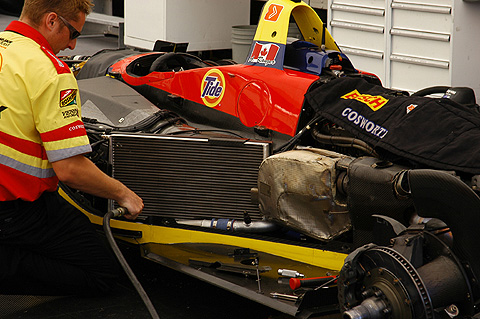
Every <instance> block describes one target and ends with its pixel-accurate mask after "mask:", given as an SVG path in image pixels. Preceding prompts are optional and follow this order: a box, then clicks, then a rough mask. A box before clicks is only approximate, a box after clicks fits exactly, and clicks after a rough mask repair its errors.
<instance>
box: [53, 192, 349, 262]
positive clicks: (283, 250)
mask: <svg viewBox="0 0 480 319" xmlns="http://www.w3.org/2000/svg"><path fill="white" fill-rule="evenodd" d="M59 193H60V195H61V196H62V197H64V198H65V199H66V200H67V201H68V202H69V203H70V204H72V205H73V206H75V207H76V208H77V209H79V210H80V211H81V212H83V213H84V214H85V215H86V216H87V217H88V218H89V219H90V221H91V222H92V223H93V224H97V225H102V223H103V218H102V217H100V216H97V215H94V214H92V213H90V212H88V211H87V210H85V209H84V208H82V207H80V206H79V205H78V204H77V203H76V202H75V201H74V200H73V199H71V198H70V197H69V196H68V195H67V194H66V193H65V192H64V191H63V190H62V189H60V190H59ZM110 226H111V228H112V229H122V230H127V231H134V232H141V233H142V237H141V238H137V239H131V238H123V237H120V238H121V239H122V240H125V241H127V242H131V243H134V244H149V243H157V244H183V243H206V244H219V245H230V246H237V247H246V248H250V249H252V250H256V251H260V252H265V253H268V254H272V255H275V256H279V257H283V258H288V259H292V260H295V261H298V262H303V263H306V264H309V265H313V266H317V267H321V268H325V269H331V270H335V271H339V270H340V269H341V268H342V266H343V261H344V259H345V257H346V256H347V255H346V254H341V253H337V252H332V251H328V250H320V249H314V248H309V247H302V246H296V245H289V244H283V243H277V242H271V241H265V240H258V239H252V238H244V237H238V236H231V235H225V234H216V233H209V232H203V231H195V230H186V229H178V228H172V227H165V226H156V225H147V224H142V223H135V222H129V221H122V220H114V219H112V220H111V222H110Z"/></svg>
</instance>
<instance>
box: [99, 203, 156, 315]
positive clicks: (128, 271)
mask: <svg viewBox="0 0 480 319" xmlns="http://www.w3.org/2000/svg"><path fill="white" fill-rule="evenodd" d="M124 212H125V209H123V208H117V209H114V210H111V211H109V212H107V213H106V214H105V216H104V217H103V230H104V231H105V235H106V236H107V240H108V243H109V244H110V246H111V247H112V250H113V252H114V253H115V256H117V259H118V261H119V262H120V265H122V268H123V270H125V273H126V274H127V276H128V278H129V279H130V281H131V282H132V284H133V286H134V287H135V289H136V290H137V292H138V294H139V295H140V297H141V298H142V300H143V302H144V303H145V306H146V307H147V309H148V312H149V313H150V315H151V316H152V318H154V319H160V317H159V316H158V313H157V311H156V310H155V307H154V306H153V304H152V302H151V301H150V298H148V295H147V293H146V292H145V290H144V289H143V287H142V285H141V284H140V282H139V281H138V279H137V277H136V276H135V274H134V273H133V271H132V269H131V268H130V266H129V265H128V263H127V261H126V260H125V257H123V254H122V252H121V251H120V249H119V248H118V245H117V243H116V242H115V238H114V237H113V234H112V230H111V229H110V219H111V218H112V217H116V216H120V215H123V214H124Z"/></svg>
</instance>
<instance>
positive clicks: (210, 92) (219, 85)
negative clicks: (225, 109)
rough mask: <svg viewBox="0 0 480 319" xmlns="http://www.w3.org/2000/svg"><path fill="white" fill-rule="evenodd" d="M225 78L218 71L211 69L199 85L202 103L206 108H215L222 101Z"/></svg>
mask: <svg viewBox="0 0 480 319" xmlns="http://www.w3.org/2000/svg"><path fill="white" fill-rule="evenodd" d="M225 88H226V83H225V77H224V76H223V73H222V72H221V71H220V70H218V69H211V70H209V71H208V72H207V73H205V76H204V77H203V80H202V85H201V92H202V95H201V98H202V100H203V103H205V105H206V106H208V107H215V106H217V105H218V103H220V102H221V101H222V98H223V95H224V94H225Z"/></svg>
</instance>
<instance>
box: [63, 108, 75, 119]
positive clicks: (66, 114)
mask: <svg viewBox="0 0 480 319" xmlns="http://www.w3.org/2000/svg"><path fill="white" fill-rule="evenodd" d="M62 115H63V118H64V119H68V118H71V117H75V116H76V117H79V116H78V109H71V110H66V111H62Z"/></svg>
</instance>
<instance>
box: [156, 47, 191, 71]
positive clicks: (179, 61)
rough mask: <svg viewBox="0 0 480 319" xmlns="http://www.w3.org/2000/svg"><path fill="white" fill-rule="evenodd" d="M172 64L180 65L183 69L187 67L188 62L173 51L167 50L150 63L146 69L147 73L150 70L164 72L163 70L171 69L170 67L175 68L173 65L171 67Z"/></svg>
mask: <svg viewBox="0 0 480 319" xmlns="http://www.w3.org/2000/svg"><path fill="white" fill-rule="evenodd" d="M172 65H175V66H180V67H182V68H183V69H188V68H189V67H188V62H187V61H186V60H185V58H184V57H183V56H182V55H180V54H178V53H175V52H168V53H165V54H163V55H161V56H159V57H158V58H156V59H155V61H153V63H152V65H151V66H150V69H149V70H148V72H149V73H152V72H165V71H171V70H172V69H174V68H175V66H173V67H172Z"/></svg>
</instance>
